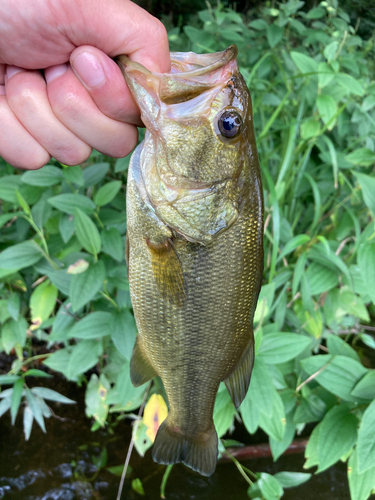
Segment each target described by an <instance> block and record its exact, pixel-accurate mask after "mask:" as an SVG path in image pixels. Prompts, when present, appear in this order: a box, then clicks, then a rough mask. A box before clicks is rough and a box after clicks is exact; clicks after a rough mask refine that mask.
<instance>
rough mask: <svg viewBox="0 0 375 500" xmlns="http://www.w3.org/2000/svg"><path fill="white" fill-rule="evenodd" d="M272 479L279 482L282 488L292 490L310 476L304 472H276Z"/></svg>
mask: <svg viewBox="0 0 375 500" xmlns="http://www.w3.org/2000/svg"><path fill="white" fill-rule="evenodd" d="M274 478H275V479H277V480H278V481H279V483H280V484H281V486H282V487H283V488H294V487H295V486H299V485H300V484H303V483H306V481H308V480H309V479H310V478H311V474H308V473H306V472H287V471H283V472H277V473H276V474H275V475H274Z"/></svg>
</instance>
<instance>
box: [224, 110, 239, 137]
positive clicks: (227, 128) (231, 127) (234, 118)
mask: <svg viewBox="0 0 375 500" xmlns="http://www.w3.org/2000/svg"><path fill="white" fill-rule="evenodd" d="M218 125H219V130H220V133H221V135H223V136H224V137H228V138H232V137H236V135H238V134H239V132H240V130H241V125H242V118H241V117H240V115H239V114H238V113H236V112H235V111H224V113H223V114H222V115H221V116H220V118H219V120H218Z"/></svg>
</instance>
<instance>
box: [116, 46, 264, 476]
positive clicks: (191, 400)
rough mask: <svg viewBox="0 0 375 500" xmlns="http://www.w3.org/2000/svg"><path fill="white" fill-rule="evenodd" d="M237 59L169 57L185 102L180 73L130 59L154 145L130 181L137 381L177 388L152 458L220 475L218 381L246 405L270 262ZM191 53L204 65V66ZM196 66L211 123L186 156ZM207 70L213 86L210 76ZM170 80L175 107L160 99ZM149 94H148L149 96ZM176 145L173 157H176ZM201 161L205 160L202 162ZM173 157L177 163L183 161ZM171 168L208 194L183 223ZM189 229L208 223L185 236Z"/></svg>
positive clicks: (133, 86) (131, 79)
mask: <svg viewBox="0 0 375 500" xmlns="http://www.w3.org/2000/svg"><path fill="white" fill-rule="evenodd" d="M189 54H190V55H189ZM235 56H236V50H235V49H234V48H233V47H230V48H228V49H227V50H226V51H224V52H222V53H217V54H212V55H211V57H209V55H205V56H204V58H203V59H204V64H203V63H202V67H201V68H200V69H199V70H197V64H198V65H199V57H200V56H199V55H197V54H192V53H188V55H187V56H184V55H183V54H181V53H178V54H176V55H174V54H171V57H172V62H173V59H174V57H175V59H176V60H177V61H178V67H179V68H180V69H181V75H183V83H182V84H181V96H182V97H181V102H182V103H183V104H179V100H178V99H179V94H178V88H179V87H178V85H179V84H178V73H177V74H176V73H173V74H170V75H169V76H168V75H158V74H155V73H150V72H148V71H147V70H146V69H145V68H142V67H141V66H140V65H139V64H136V63H131V61H129V60H128V59H125V60H124V59H123V62H124V63H125V69H124V75H125V78H126V81H127V83H128V85H129V88H130V90H131V91H132V93H133V96H134V97H135V99H136V100H137V102H138V104H139V106H140V108H141V113H142V119H143V121H144V123H145V124H146V127H147V129H148V131H147V133H146V137H145V141H144V143H142V144H141V145H140V146H138V148H137V150H136V151H135V153H134V154H133V156H132V159H131V162H130V166H129V173H128V187H127V214H128V235H127V238H128V248H129V255H128V269H129V284H130V293H131V298H132V304H133V309H134V315H135V318H136V322H137V328H138V337H137V342H136V345H135V347H134V351H133V356H132V360H131V378H132V382H133V384H134V385H141V384H142V383H145V382H146V381H147V380H149V379H151V378H152V377H154V376H156V375H159V376H160V377H161V379H162V381H163V384H164V387H165V390H166V393H167V396H168V402H169V414H168V417H167V419H166V420H165V421H164V422H163V424H162V425H161V427H160V428H159V431H158V433H157V436H156V440H155V443H154V449H153V457H154V459H155V460H156V461H157V462H159V463H165V464H167V463H177V462H183V463H184V464H185V465H187V466H189V467H191V468H192V469H194V470H197V471H198V472H200V473H201V474H203V475H210V474H212V472H213V471H214V469H215V466H216V461H217V453H218V451H217V449H218V448H217V441H218V439H217V434H216V431H215V428H214V424H213V409H214V404H215V398H216V394H217V391H218V387H219V384H220V382H221V381H224V382H225V383H226V385H227V388H228V391H229V393H230V395H231V397H232V399H233V401H234V403H235V405H236V406H239V404H240V403H241V401H242V399H243V398H244V396H245V394H246V391H247V388H248V385H249V382H250V374H251V369H252V364H253V344H254V340H253V327H252V322H253V315H254V311H255V307H256V303H257V298H258V294H259V289H260V283H261V277H262V269H263V243H262V241H263V199H262V185H261V178H260V171H259V163H258V159H257V153H256V145H255V138H254V130H253V124H252V117H251V100H250V95H249V93H248V90H247V87H246V85H245V83H244V81H243V79H242V77H241V76H240V74H239V72H238V68H237V62H236V60H235ZM202 57H203V56H202ZM203 59H202V61H203ZM184 61H185V62H184ZM189 61H193V62H194V63H195V65H194V70H191V64H190V63H189ZM185 63H186V64H185ZM184 64H185V66H184ZM198 67H199V66H198ZM185 70H186V71H185ZM197 72H198V73H199V75H198V76H199V81H200V84H199V85H201V87H202V89H203V90H202V94H201V95H199V113H201V112H202V109H203V108H202V103H203V102H204V98H205V96H206V98H207V106H206V107H207V109H206V110H205V112H204V114H205V120H204V124H205V125H204V126H202V127H201V128H199V127H197V129H196V131H195V134H194V135H195V140H194V141H191V143H190V144H189V145H190V148H189V157H188V158H187V161H186V165H185V164H184V163H183V157H182V158H181V157H180V156H181V155H180V156H179V155H178V154H177V153H178V152H176V149H175V144H176V134H178V133H179V131H180V134H179V136H181V137H186V138H187V140H189V137H192V133H191V130H190V128H191V120H192V116H193V115H194V109H195V108H194V102H195V101H196V100H197V99H198V97H197V84H196V73H197ZM205 72H206V73H205ZM205 75H206V76H207V82H208V83H207V85H206V86H204V85H202V83H201V82H202V79H203V78H204V77H205ZM168 77H170V78H171V79H173V82H172V83H171V84H170V85H167V84H165V82H166V81H167V79H168ZM161 81H163V82H164V83H163V85H164V87H163V88H164V90H163V92H164V97H165V102H167V103H168V104H166V103H165V102H163V101H162V100H161V97H160V92H159V91H160V82H161ZM189 81H191V85H192V90H191V96H190V97H191V98H190V97H189ZM227 82H230V84H231V85H230V87H228V85H229V84H228V85H227ZM215 86H216V87H215ZM228 88H230V89H232V90H233V92H232V90H230V91H228ZM166 89H172V90H173V95H171V96H168V95H166V92H167V90H166ZM207 89H210V90H209V91H208V90H207ZM145 92H147V93H149V98H148V99H144V95H145ZM231 92H232V93H231ZM171 106H173V110H172V111H171ZM179 106H180V107H179ZM189 106H190V108H189ZM236 106H237V107H236ZM221 109H223V110H227V111H228V109H229V110H231V109H233V111H229V112H235V113H237V114H238V115H239V116H240V118H241V119H242V120H243V123H242V128H241V129H240V133H239V134H238V135H237V136H236V137H235V138H234V139H232V138H231V139H226V138H225V137H223V136H220V133H219V132H218V125H217V124H218V120H220V112H221V111H220V110H221ZM156 110H158V112H156ZM166 114H167V115H169V116H170V115H173V116H174V120H175V122H174V125H173V127H163V123H165V122H164V121H163V120H164V118H163V116H164V115H166ZM236 116H237V115H236ZM197 118H199V116H197ZM238 120H239V118H238ZM197 123H199V120H198V121H197ZM202 123H203V122H202ZM207 123H208V124H209V126H207ZM181 137H180V139H181ZM177 138H178V137H177ZM177 142H178V141H177ZM168 145H172V146H171V147H172V149H173V154H168ZM202 145H204V148H205V150H204V151H202V147H203V146H202ZM210 145H211V146H212V150H211V152H210V149H209V148H210V147H211V146H210ZM143 148H148V151H150V152H152V151H154V152H155V151H158V150H159V151H161V149H162V154H160V155H159V156H158V155H154V156H153V155H152V154H147V155H142V150H143ZM185 150H187V145H186V144H185V145H184V151H185ZM210 153H211V154H210ZM218 154H219V155H220V158H218V157H217V155H218ZM202 158H205V165H204V166H203V165H202V168H199V167H200V164H199V162H200V161H201V159H202ZM174 161H178V162H179V164H178V168H177V166H176V165H174V164H173V162H174ZM150 162H151V163H150ZM194 162H196V163H194ZM194 164H195V167H194V168H192V167H191V166H192V165H194ZM203 167H204V168H203ZM168 169H171V170H173V171H174V172H178V174H176V176H175V177H173V189H175V190H177V192H178V186H179V185H181V193H184V196H185V195H186V192H188V191H189V189H188V186H189V183H190V182H191V183H193V184H192V186H194V190H195V191H194V193H195V192H196V191H197V190H198V192H199V189H202V195H201V196H197V197H195V198H194V201H193V202H190V203H191V205H190V207H189V210H185V212H184V217H185V220H186V224H185V223H184V224H183V226H182V227H180V226H179V223H180V222H179V221H181V219H179V218H178V217H181V214H180V213H179V215H178V216H177V215H174V214H175V213H177V212H174V207H175V206H177V205H176V203H177V202H175V201H174V199H173V197H171V198H170V199H168V201H167V199H166V200H165V202H163V203H165V204H167V205H168V206H169V207H170V209H169V210H168V211H165V210H164V209H162V206H167V205H162V204H161V200H162V196H163V193H169V191H168V189H169V190H170V189H171V187H170V186H168V185H167V184H165V183H166V182H168V177H165V176H164V174H165V172H166V171H168ZM228 172H231V176H230V178H228ZM166 179H167V180H166ZM207 179H211V181H212V182H213V183H214V184H213V186H214V185H215V184H217V183H221V185H223V186H224V189H222V190H221V191H220V196H224V197H227V198H226V202H225V203H218V202H217V199H216V200H213V201H212V203H211V202H210V200H211V199H212V198H208V197H207V196H208V194H207V195H206V194H205V191H204V189H206V190H207ZM155 183H156V184H155ZM157 183H159V184H160V186H162V187H163V189H158V188H157V186H158V185H157ZM163 183H164V184H163ZM200 183H201V184H200ZM148 186H151V187H152V189H151V191H150V190H148ZM200 186H201V187H200ZM155 188H156V189H155ZM155 193H156V195H155V196H156V198H153V194H155ZM168 196H169V195H168ZM223 201H225V200H223ZM229 206H231V207H232V208H231V209H230V210H228V207H229ZM220 210H222V213H218V211H220ZM234 212H236V214H237V215H236V217H233V213H234ZM218 217H219V218H218ZM216 220H220V225H221V226H220V227H218V225H217V224H216V222H215V221H216ZM210 221H212V222H210ZM203 222H204V223H203ZM215 224H216V225H215ZM189 227H192V228H194V227H199V228H200V230H199V231H195V232H194V231H193V232H192V233H191V234H186V233H185V231H186V228H189ZM192 235H193V236H192Z"/></svg>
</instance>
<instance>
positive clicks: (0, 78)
mask: <svg viewBox="0 0 375 500" xmlns="http://www.w3.org/2000/svg"><path fill="white" fill-rule="evenodd" d="M4 83H5V64H0V85H4Z"/></svg>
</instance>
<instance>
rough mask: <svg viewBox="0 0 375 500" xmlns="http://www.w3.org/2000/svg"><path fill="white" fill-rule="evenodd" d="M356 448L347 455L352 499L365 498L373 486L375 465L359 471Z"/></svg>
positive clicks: (374, 484) (360, 499)
mask: <svg viewBox="0 0 375 500" xmlns="http://www.w3.org/2000/svg"><path fill="white" fill-rule="evenodd" d="M358 453H359V452H358V450H357V449H355V450H354V451H353V453H352V454H351V455H350V457H349V463H348V480H349V489H350V497H351V499H352V500H367V499H368V498H369V496H370V494H371V491H372V489H373V488H374V487H375V479H374V478H375V467H372V468H371V469H367V471H366V472H363V473H360V472H359V469H358Z"/></svg>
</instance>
